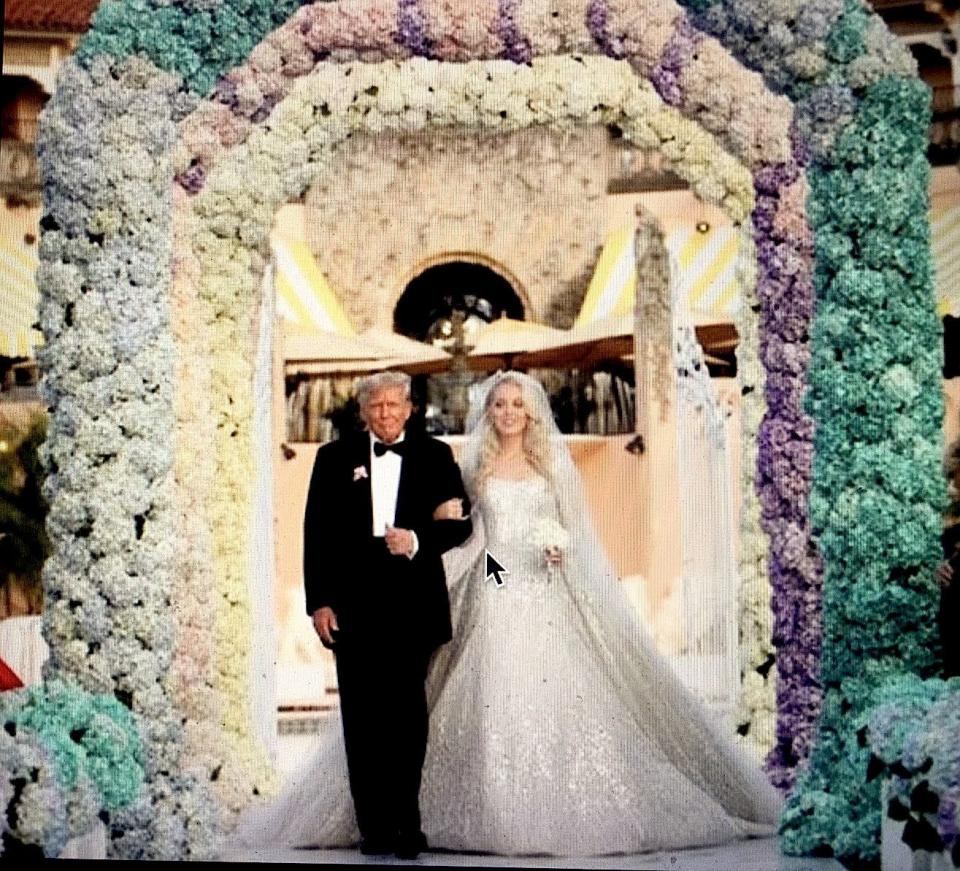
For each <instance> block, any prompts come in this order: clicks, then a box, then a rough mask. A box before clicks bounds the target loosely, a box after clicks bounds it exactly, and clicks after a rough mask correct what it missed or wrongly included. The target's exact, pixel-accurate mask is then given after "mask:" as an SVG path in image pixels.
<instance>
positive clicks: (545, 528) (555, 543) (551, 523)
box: [531, 517, 570, 576]
mask: <svg viewBox="0 0 960 871" xmlns="http://www.w3.org/2000/svg"><path fill="white" fill-rule="evenodd" d="M531 537H532V541H533V544H534V545H535V546H536V547H537V548H538V549H539V550H540V551H541V553H542V554H543V559H544V563H545V564H546V566H547V569H548V571H549V573H550V575H551V576H552V574H553V569H555V568H559V567H560V566H562V565H563V554H564V551H565V550H566V549H567V547H569V545H570V534H569V533H568V532H567V530H566V529H564V528H563V527H562V526H561V525H560V524H559V523H558V522H557V521H556V520H554V519H553V518H552V517H541V518H540V519H539V520H537V521H536V523H534V524H533V529H532V536H531Z"/></svg>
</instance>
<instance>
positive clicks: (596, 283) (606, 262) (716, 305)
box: [576, 224, 740, 326]
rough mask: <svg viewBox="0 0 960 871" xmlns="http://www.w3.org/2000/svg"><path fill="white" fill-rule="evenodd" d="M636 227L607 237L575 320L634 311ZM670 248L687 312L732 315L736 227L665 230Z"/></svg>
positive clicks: (585, 321) (581, 321)
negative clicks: (701, 230)
mask: <svg viewBox="0 0 960 871" xmlns="http://www.w3.org/2000/svg"><path fill="white" fill-rule="evenodd" d="M633 234H634V228H633V226H632V225H629V224H628V225H624V226H622V227H620V228H618V229H617V230H615V231H614V232H613V233H611V234H610V236H609V237H608V238H607V241H606V243H605V244H604V246H603V250H602V252H601V253H600V259H599V260H598V261H597V266H596V268H595V270H594V273H593V277H592V278H591V279H590V284H589V286H588V287H587V293H586V296H585V297H584V300H583V306H582V308H581V310H580V314H579V316H578V317H577V322H576V325H577V326H582V325H584V324H588V323H592V322H593V321H596V320H600V319H602V318H607V317H611V316H614V315H620V314H625V313H627V312H632V311H633V307H634V300H635V299H636V293H637V279H636V274H635V264H636V259H635V257H634V249H633ZM666 245H667V249H668V250H669V251H670V253H671V255H672V261H673V262H672V266H673V267H674V269H675V270H676V275H675V276H674V280H675V281H677V282H679V284H678V286H677V288H676V292H677V295H678V297H679V298H680V299H682V300H684V301H685V303H686V308H687V310H688V311H689V312H691V313H694V314H700V315H709V316H711V317H713V318H721V319H727V320H732V319H733V317H734V315H735V314H736V312H737V307H738V306H739V304H740V295H739V290H738V287H737V282H736V274H735V264H736V255H737V234H736V231H735V230H734V229H733V227H715V228H712V229H710V230H709V231H707V232H706V233H701V232H699V231H698V230H696V229H695V228H692V227H691V228H683V229H680V230H676V231H674V232H673V233H671V234H670V235H669V236H667V239H666Z"/></svg>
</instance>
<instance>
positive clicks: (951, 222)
mask: <svg viewBox="0 0 960 871" xmlns="http://www.w3.org/2000/svg"><path fill="white" fill-rule="evenodd" d="M930 234H931V236H932V243H933V266H934V270H935V275H936V284H937V313H938V314H939V315H940V317H944V316H945V315H951V316H953V317H955V318H958V317H960V205H956V206H952V207H950V208H948V209H944V210H942V211H939V212H935V213H934V214H933V215H932V220H931V222H930Z"/></svg>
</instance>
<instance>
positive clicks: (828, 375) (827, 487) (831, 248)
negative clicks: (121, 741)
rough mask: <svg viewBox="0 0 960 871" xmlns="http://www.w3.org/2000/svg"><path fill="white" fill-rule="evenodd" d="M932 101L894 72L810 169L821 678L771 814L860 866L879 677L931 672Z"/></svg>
mask: <svg viewBox="0 0 960 871" xmlns="http://www.w3.org/2000/svg"><path fill="white" fill-rule="evenodd" d="M928 102H929V97H928V94H927V91H926V87H925V86H924V85H923V84H922V83H920V82H919V81H916V80H911V79H906V78H896V77H891V78H888V79H883V80H881V81H879V82H877V83H876V84H874V85H871V86H870V87H869V88H867V89H866V91H865V92H864V94H863V97H862V99H861V101H860V104H859V107H858V111H857V113H856V116H855V118H854V121H853V122H852V123H851V124H850V125H849V126H848V127H847V128H846V129H844V130H843V131H842V132H840V133H839V135H838V136H837V137H836V140H835V143H834V148H833V152H832V155H831V157H830V159H829V160H828V159H826V158H823V159H821V160H820V161H818V162H817V163H815V164H814V166H812V167H811V169H810V171H809V173H808V178H809V180H810V185H811V194H812V195H811V198H810V201H809V205H808V214H809V217H810V221H811V224H812V226H813V227H814V230H815V244H816V251H817V266H816V273H815V281H816V293H817V318H816V321H815V323H814V329H813V335H812V349H813V355H812V361H811V376H810V384H811V390H810V393H809V395H808V397H807V399H808V407H809V409H810V410H811V413H812V414H813V416H814V418H815V419H816V421H817V433H816V438H815V444H816V454H815V460H814V488H813V493H812V495H811V500H810V512H811V518H812V521H813V524H814V527H815V529H816V530H817V532H818V541H819V544H820V547H821V550H822V553H823V555H824V561H825V567H826V574H825V583H824V599H823V623H824V638H823V660H822V666H821V668H822V680H823V684H824V687H825V689H826V695H825V701H824V708H823V712H822V714H821V719H820V724H819V729H818V739H817V743H816V745H815V747H814V752H813V754H812V757H811V762H810V768H809V770H808V771H807V772H805V774H804V775H802V776H801V778H800V779H799V781H798V785H797V789H796V790H795V792H794V794H793V796H791V798H790V801H789V802H788V806H787V811H786V813H785V815H784V820H783V847H784V850H785V851H786V852H790V853H801V854H810V853H827V854H832V855H837V856H840V857H844V858H851V857H858V858H860V859H867V860H870V859H873V858H875V857H876V856H877V854H878V851H879V824H880V788H879V782H878V781H870V782H868V778H867V773H868V772H867V769H868V765H869V758H870V754H869V751H868V750H867V748H866V746H865V743H864V741H863V736H862V733H861V732H860V730H861V729H862V728H863V726H864V725H865V718H866V716H867V712H868V711H869V710H870V708H871V706H872V705H873V704H875V703H876V702H877V697H876V692H877V689H876V688H877V687H880V686H882V685H883V682H884V681H886V680H888V679H889V678H891V677H893V676H896V675H903V674H911V673H913V674H919V675H924V676H929V675H931V674H933V673H934V672H935V669H936V666H937V661H936V658H935V654H934V653H933V652H932V651H935V650H936V644H937V640H936V591H937V588H936V582H935V580H934V577H933V570H934V568H935V566H936V564H937V563H938V561H939V559H940V552H939V541H938V536H939V530H940V526H941V517H942V511H943V509H944V507H945V494H944V485H943V481H942V479H941V475H940V457H941V438H942V437H941V433H940V421H941V420H942V413H943V412H942V396H941V392H940V390H941V388H940V370H941V366H942V340H941V333H940V324H939V321H938V320H937V317H936V314H935V311H934V308H933V304H932V293H931V265H930V253H929V231H928V226H927V221H926V218H925V216H926V214H927V211H928V202H927V185H928V181H929V167H928V164H927V162H926V160H925V158H924V152H925V144H926V140H925V131H926V129H927V123H928V117H929V114H928V111H929V110H928Z"/></svg>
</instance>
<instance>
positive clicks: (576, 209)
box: [305, 127, 612, 329]
mask: <svg viewBox="0 0 960 871" xmlns="http://www.w3.org/2000/svg"><path fill="white" fill-rule="evenodd" d="M608 140H609V134H608V133H607V131H606V129H605V128H602V127H593V128H584V129H578V130H575V131H570V132H564V133H560V132H555V131H547V130H544V129H530V130H525V131H521V132H517V133H513V134H507V135H496V136H492V135H486V136H482V137H481V136H464V135H462V134H461V135H458V136H456V137H453V136H450V135H449V134H429V135H427V134H425V135H420V136H412V137H403V138H397V137H376V138H374V137H369V136H366V137H359V138H358V139H356V140H352V141H351V142H350V143H348V144H347V145H346V146H344V147H343V148H342V149H341V150H340V151H339V152H338V154H337V155H336V156H335V157H334V159H333V162H332V164H331V167H330V170H329V171H328V172H326V173H324V177H323V178H322V179H321V180H320V181H319V182H318V183H317V184H316V185H315V186H314V187H313V188H311V190H310V191H309V192H308V193H307V195H306V198H305V235H306V238H307V240H308V241H309V243H310V246H311V249H312V250H313V252H314V256H315V257H316V259H317V261H318V263H319V264H320V267H321V269H322V270H323V271H324V273H325V275H326V277H327V279H328V280H329V282H330V284H331V286H332V287H333V288H334V289H335V291H336V292H337V294H338V295H339V297H340V299H341V301H342V302H343V304H344V305H345V307H346V309H347V312H348V314H349V315H350V317H351V318H352V319H353V321H354V323H355V325H356V326H357V328H358V329H363V328H365V327H368V326H372V325H375V326H379V327H384V328H390V327H392V322H393V310H394V307H395V305H396V302H397V300H398V299H399V297H400V295H401V293H402V292H403V290H404V288H405V286H406V285H407V283H408V282H409V281H410V280H411V279H413V278H414V277H416V276H417V275H418V274H419V273H420V272H422V271H423V269H424V268H426V267H428V266H431V265H434V264H436V263H441V262H446V261H449V260H456V259H466V260H474V261H476V262H482V263H485V264H486V265H488V266H490V267H491V268H493V269H495V270H496V271H497V272H499V273H500V274H502V275H503V276H504V277H505V278H506V279H507V280H508V281H510V282H511V284H512V285H513V286H514V289H515V290H516V291H517V292H518V295H519V296H520V297H521V300H522V301H523V303H524V306H525V308H526V314H527V319H528V320H537V321H541V322H547V323H556V324H561V323H562V316H561V315H560V314H559V313H558V311H557V310H556V303H557V298H558V297H562V296H563V294H564V291H565V290H567V291H570V290H572V291H573V293H574V295H575V297H576V299H575V300H574V301H573V302H572V303H571V304H570V305H568V306H567V308H568V309H569V310H570V314H569V317H568V320H569V319H572V316H573V315H575V314H576V311H577V310H578V309H579V302H580V301H581V300H582V294H583V291H584V290H585V288H586V284H587V281H588V280H589V277H590V275H591V273H592V269H593V265H594V263H595V262H596V258H597V255H598V253H599V249H600V247H601V246H602V244H603V238H604V233H605V225H606V219H605V209H606V201H607V199H608V197H607V195H606V185H607V179H608V176H609V173H610V166H609V164H610V161H611V159H612V150H611V146H610V144H609V141H608ZM358 291H362V292H358Z"/></svg>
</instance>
